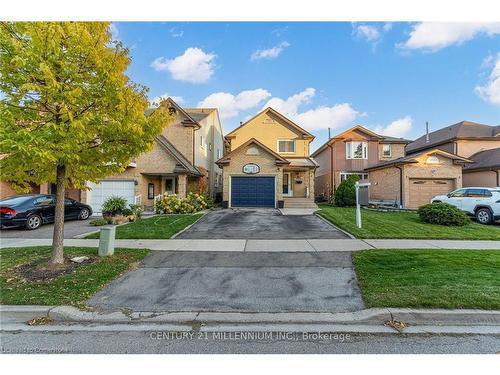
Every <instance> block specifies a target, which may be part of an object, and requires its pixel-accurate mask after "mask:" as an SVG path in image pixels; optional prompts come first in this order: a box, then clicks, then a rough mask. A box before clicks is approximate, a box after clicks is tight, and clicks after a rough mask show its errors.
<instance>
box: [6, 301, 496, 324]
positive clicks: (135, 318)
mask: <svg viewBox="0 0 500 375" xmlns="http://www.w3.org/2000/svg"><path fill="white" fill-rule="evenodd" d="M0 313H1V321H2V323H9V322H26V321H27V320H30V319H33V318H36V317H41V316H46V317H49V318H50V319H51V320H52V321H54V322H60V323H102V324H110V323H113V324H116V323H124V324H135V323H139V324H144V323H157V324H158V323H178V324H179V323H183V324H185V323H192V324H202V325H207V324H355V325H360V324H361V325H373V324H384V323H385V322H387V321H388V320H394V321H400V322H404V323H406V324H408V325H410V326H415V325H425V326H427V325H437V326H486V325H488V326H500V310H473V309H467V310H445V309H403V308H371V309H365V310H360V311H355V312H343V313H327V312H319V313H310V312H296V313H260V312H258V313H252V312H191V311H187V312H133V311H127V310H122V311H116V310H115V311H82V310H79V309H77V308H76V307H73V306H56V307H53V306H8V305H1V306H0Z"/></svg>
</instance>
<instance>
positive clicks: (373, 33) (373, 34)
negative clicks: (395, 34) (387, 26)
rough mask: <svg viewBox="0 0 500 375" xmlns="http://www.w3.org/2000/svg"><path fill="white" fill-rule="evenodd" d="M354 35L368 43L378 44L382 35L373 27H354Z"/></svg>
mask: <svg viewBox="0 0 500 375" xmlns="http://www.w3.org/2000/svg"><path fill="white" fill-rule="evenodd" d="M352 28H353V30H352V33H353V34H354V35H355V36H356V37H357V38H360V39H364V40H366V41H367V42H376V41H378V40H379V39H380V37H381V36H382V34H381V33H380V31H379V30H378V28H377V27H376V26H372V25H356V24H355V25H353V26H352Z"/></svg>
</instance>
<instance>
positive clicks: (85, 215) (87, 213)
mask: <svg viewBox="0 0 500 375" xmlns="http://www.w3.org/2000/svg"><path fill="white" fill-rule="evenodd" d="M89 216H90V211H89V209H88V208H82V209H81V210H80V213H79V214H78V220H87V219H88V218H89Z"/></svg>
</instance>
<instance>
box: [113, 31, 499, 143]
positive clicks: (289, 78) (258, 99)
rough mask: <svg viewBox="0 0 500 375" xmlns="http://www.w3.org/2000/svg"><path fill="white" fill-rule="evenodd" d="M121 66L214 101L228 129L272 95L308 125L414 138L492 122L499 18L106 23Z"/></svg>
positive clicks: (153, 87)
mask: <svg viewBox="0 0 500 375" xmlns="http://www.w3.org/2000/svg"><path fill="white" fill-rule="evenodd" d="M112 31H113V34H114V35H115V37H116V38H118V39H119V40H121V41H122V42H123V43H124V44H125V45H126V46H128V47H129V48H130V49H131V57H132V63H131V66H130V68H129V72H128V73H129V75H130V77H131V79H132V80H133V81H135V82H138V83H141V84H144V85H146V86H148V87H149V88H150V99H151V100H154V98H158V97H162V96H165V95H170V96H172V97H176V98H178V100H179V101H180V104H181V105H183V106H189V107H196V106H201V105H204V106H211V107H218V108H219V109H220V113H221V115H222V117H223V118H222V123H223V127H224V130H225V131H226V132H229V131H230V130H232V129H234V127H236V126H237V125H238V124H239V122H240V121H244V120H245V119H247V118H249V117H250V116H252V115H253V114H255V113H257V112H258V111H260V110H261V109H262V108H264V107H265V106H268V105H271V106H272V107H274V108H275V109H277V110H278V111H280V112H282V113H283V114H284V115H286V116H288V117H290V118H292V119H293V120H295V121H296V122H297V123H298V124H299V125H301V126H303V127H304V128H306V129H307V130H308V131H310V132H312V133H313V134H314V135H316V140H315V141H314V143H313V146H312V150H314V149H315V148H317V147H318V146H319V145H321V144H322V143H323V142H324V141H325V140H326V139H327V134H328V130H327V128H328V127H330V128H332V134H337V133H339V132H341V131H342V130H345V129H347V128H349V127H351V126H353V125H355V124H362V125H364V126H366V127H368V128H370V129H373V130H375V131H378V132H380V133H384V134H387V135H392V136H402V137H406V138H410V139H414V138H417V137H419V136H421V135H422V134H423V132H424V128H425V121H429V124H430V128H431V130H434V129H438V128H441V127H443V126H446V125H450V124H453V123H456V122H459V121H461V120H470V121H476V122H480V123H485V124H490V125H497V124H499V123H500V24H485V23H474V24H472V23H467V24H464V23H448V24H439V23H383V22H376V23H349V22H345V23H344V22H340V23H319V22H318V23H160V22H157V23H143V22H137V23H121V22H119V23H114V24H113V25H112Z"/></svg>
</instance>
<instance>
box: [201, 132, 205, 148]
mask: <svg viewBox="0 0 500 375" xmlns="http://www.w3.org/2000/svg"><path fill="white" fill-rule="evenodd" d="M200 146H201V147H203V148H205V146H206V144H205V137H204V136H202V135H200Z"/></svg>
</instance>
